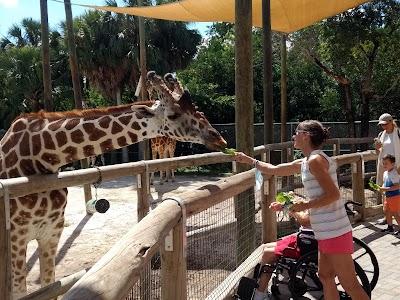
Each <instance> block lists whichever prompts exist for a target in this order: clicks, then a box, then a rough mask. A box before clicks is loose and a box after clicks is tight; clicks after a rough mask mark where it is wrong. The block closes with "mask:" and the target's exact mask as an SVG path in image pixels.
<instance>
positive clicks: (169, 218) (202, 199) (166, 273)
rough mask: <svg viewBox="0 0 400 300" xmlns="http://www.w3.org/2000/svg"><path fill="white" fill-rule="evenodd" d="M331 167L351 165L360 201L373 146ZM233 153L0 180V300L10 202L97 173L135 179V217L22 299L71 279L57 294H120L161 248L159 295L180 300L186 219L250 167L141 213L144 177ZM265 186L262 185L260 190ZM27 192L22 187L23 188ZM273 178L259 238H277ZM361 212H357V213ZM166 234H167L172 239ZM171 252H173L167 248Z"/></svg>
mask: <svg viewBox="0 0 400 300" xmlns="http://www.w3.org/2000/svg"><path fill="white" fill-rule="evenodd" d="M329 143H330V144H333V145H335V146H334V151H336V152H335V153H339V152H338V151H339V150H340V144H359V143H372V138H366V139H365V138H364V139H333V140H330V141H329ZM274 150H287V151H288V153H291V155H292V154H293V143H292V142H287V143H281V144H271V145H264V146H259V147H256V148H255V154H256V155H262V158H263V160H266V161H268V160H269V157H270V155H269V154H270V152H271V151H274ZM335 159H336V161H337V163H338V166H341V165H344V164H351V165H352V166H353V167H352V179H353V180H352V184H353V197H354V198H355V199H357V200H358V201H360V202H363V199H364V197H363V195H364V193H363V191H362V190H363V180H364V171H363V170H364V168H363V162H364V161H368V160H375V159H376V154H375V153H374V152H372V151H367V152H362V153H354V154H347V155H341V156H338V157H336V158H335ZM231 161H232V157H231V156H229V155H225V154H222V153H209V154H201V155H195V156H186V157H177V158H173V159H161V160H157V161H141V162H135V163H126V164H121V165H114V166H105V167H100V168H98V169H84V170H78V171H68V172H61V173H59V174H53V175H42V176H31V177H29V178H28V177H20V178H13V179H5V180H1V181H0V269H1V270H2V272H0V299H5V300H8V299H11V271H10V270H11V268H10V261H9V260H10V249H9V240H10V219H9V199H10V198H13V197H18V196H23V195H26V194H28V193H36V192H40V191H45V190H48V189H57V188H63V187H69V186H76V185H82V184H88V183H89V184H90V183H95V182H97V181H98V179H99V172H101V177H102V179H103V180H109V179H114V178H118V177H121V176H132V175H136V176H138V181H137V182H138V189H137V193H138V212H137V214H138V220H140V222H139V223H138V224H137V225H135V226H134V227H133V228H132V229H131V230H130V231H129V232H128V233H127V234H126V235H125V236H124V237H123V238H122V239H121V240H120V241H119V242H117V243H116V244H115V245H114V246H113V247H112V249H111V250H110V251H109V252H108V253H107V254H106V255H105V256H103V257H102V258H101V259H100V260H99V261H98V262H97V263H96V264H95V265H94V266H93V267H92V268H91V269H90V270H89V271H88V272H85V271H81V272H80V273H79V274H75V275H71V276H69V278H67V279H63V280H61V281H58V282H56V283H54V284H52V285H51V286H50V287H46V288H44V289H41V290H39V291H37V292H35V293H33V294H32V295H29V296H27V297H25V298H24V299H50V298H51V297H54V295H58V294H63V293H64V292H65V291H66V290H67V289H68V288H69V287H70V286H71V285H73V284H74V283H75V282H76V281H77V280H78V278H80V277H81V276H82V278H80V279H79V280H78V282H77V283H76V284H74V285H73V287H72V288H71V289H70V290H69V292H67V293H66V294H65V296H64V298H63V299H113V300H114V299H123V298H124V297H125V296H126V295H127V293H128V291H129V289H130V288H131V287H132V286H133V284H134V283H135V282H136V281H137V280H138V278H139V274H140V271H141V270H143V269H144V268H145V267H146V266H147V264H148V263H149V261H150V260H151V258H152V257H153V255H154V254H155V253H156V252H157V251H160V252H161V259H162V270H161V283H162V296H163V299H186V264H185V255H184V253H185V243H184V240H185V238H186V228H185V226H186V222H185V218H186V217H187V216H190V215H193V214H196V213H199V212H201V211H203V210H205V209H207V208H209V207H211V206H212V205H215V204H217V203H219V202H221V201H224V200H225V199H227V198H229V197H233V196H236V195H238V194H239V193H242V192H244V191H246V190H248V189H250V188H251V187H252V186H254V170H250V171H247V172H244V173H241V174H238V175H234V176H231V177H229V178H227V179H224V180H221V181H218V182H216V183H215V184H214V185H208V186H207V187H205V188H204V189H200V190H195V191H188V192H186V193H183V194H181V196H180V197H179V199H178V198H175V199H171V198H167V199H164V201H163V202H162V203H161V204H159V206H158V207H157V208H156V209H154V210H152V211H151V212H150V213H148V210H149V203H148V193H149V191H148V176H149V173H151V172H156V171H159V170H163V169H166V168H181V167H189V166H199V165H208V164H217V163H224V162H231ZM264 188H265V189H264ZM28 191H29V192H28ZM275 191H276V185H275V178H274V177H273V176H272V177H268V178H265V184H264V187H263V192H262V195H263V199H262V201H261V207H262V219H263V230H262V240H263V242H268V241H273V240H275V239H276V217H275V213H273V212H271V211H270V210H269V209H267V207H268V206H269V204H270V203H271V202H272V201H274V197H275V194H276V192H275ZM367 214H368V212H366V211H365V209H362V211H361V216H362V217H364V216H366V215H367ZM171 234H172V239H171ZM167 235H169V237H170V238H169V239H168V240H171V242H172V246H171V245H169V246H168V247H167V248H168V251H166V250H165V249H166V247H165V237H166V236H167ZM171 249H173V251H170V250H171ZM35 297H36V298H35Z"/></svg>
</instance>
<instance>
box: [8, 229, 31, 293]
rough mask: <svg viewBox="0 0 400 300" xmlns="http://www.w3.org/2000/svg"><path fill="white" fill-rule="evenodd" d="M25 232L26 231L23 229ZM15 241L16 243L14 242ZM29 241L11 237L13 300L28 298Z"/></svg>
mask: <svg viewBox="0 0 400 300" xmlns="http://www.w3.org/2000/svg"><path fill="white" fill-rule="evenodd" d="M21 230H24V229H21ZM13 240H14V241H13ZM27 244H28V241H27V240H25V239H24V238H22V239H21V240H20V241H18V238H17V237H15V238H14V237H13V236H12V237H11V268H12V274H13V275H12V299H19V298H22V297H23V296H26V294H27V289H26V276H27V268H26V247H27Z"/></svg>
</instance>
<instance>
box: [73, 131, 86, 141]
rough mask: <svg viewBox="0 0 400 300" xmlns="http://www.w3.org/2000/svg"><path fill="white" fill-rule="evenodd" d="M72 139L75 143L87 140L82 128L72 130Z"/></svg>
mask: <svg viewBox="0 0 400 300" xmlns="http://www.w3.org/2000/svg"><path fill="white" fill-rule="evenodd" d="M71 140H72V142H74V143H75V144H80V143H82V142H83V141H84V140H85V139H84V137H83V132H82V131H81V130H80V129H77V130H74V131H72V132H71Z"/></svg>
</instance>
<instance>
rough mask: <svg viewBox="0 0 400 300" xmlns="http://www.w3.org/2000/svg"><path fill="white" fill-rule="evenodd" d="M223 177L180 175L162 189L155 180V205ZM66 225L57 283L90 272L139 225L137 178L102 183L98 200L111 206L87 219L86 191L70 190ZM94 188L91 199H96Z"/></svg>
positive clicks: (32, 285)
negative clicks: (82, 272)
mask: <svg viewBox="0 0 400 300" xmlns="http://www.w3.org/2000/svg"><path fill="white" fill-rule="evenodd" d="M220 178H221V177H217V176H200V175H192V174H191V175H177V176H176V181H175V182H173V183H172V182H167V183H164V184H163V185H160V184H159V183H158V181H157V179H156V182H155V185H153V186H152V187H151V196H152V201H153V202H157V201H160V200H161V199H162V197H163V195H164V194H166V193H168V194H173V195H177V194H180V193H182V192H184V191H187V190H188V189H193V188H198V187H200V186H203V185H206V184H208V183H210V182H215V181H217V180H219V179H220ZM68 191H69V193H68V203H67V207H66V212H65V225H64V231H63V234H62V236H61V240H60V243H59V246H58V254H57V257H56V280H58V279H60V278H62V277H65V276H67V275H70V274H73V273H76V272H78V271H80V270H82V269H85V268H90V267H91V266H93V264H94V263H95V262H96V261H97V260H99V258H100V257H101V256H103V255H104V254H105V253H106V252H107V251H108V250H109V249H110V248H111V247H112V246H113V244H114V243H115V242H116V241H117V240H119V239H120V238H121V237H122V236H123V235H124V234H125V233H126V232H127V231H128V230H129V229H130V228H131V227H132V226H133V225H134V224H136V223H137V216H136V207H137V194H136V177H122V178H119V179H118V180H111V181H107V182H103V183H102V184H101V185H100V186H99V188H98V189H97V197H98V199H100V198H105V199H107V200H108V201H109V202H110V209H109V210H108V211H107V212H106V213H104V214H100V213H95V214H93V215H86V209H85V201H84V193H83V187H81V186H80V187H71V188H69V189H68ZM95 194H96V192H95V189H94V188H93V187H92V195H93V198H94V197H95ZM27 261H28V272H29V273H28V278H27V285H28V293H30V292H33V291H35V290H36V289H38V288H40V280H39V260H38V252H37V243H36V241H31V242H30V244H29V245H28V252H27Z"/></svg>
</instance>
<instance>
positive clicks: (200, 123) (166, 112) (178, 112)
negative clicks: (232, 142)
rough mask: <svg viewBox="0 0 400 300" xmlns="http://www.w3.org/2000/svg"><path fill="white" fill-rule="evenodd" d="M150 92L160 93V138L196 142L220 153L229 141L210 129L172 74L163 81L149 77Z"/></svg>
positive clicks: (159, 78)
mask: <svg viewBox="0 0 400 300" xmlns="http://www.w3.org/2000/svg"><path fill="white" fill-rule="evenodd" d="M147 80H148V82H149V83H150V85H151V88H152V89H153V90H154V91H156V92H157V95H158V106H157V108H156V109H158V110H159V113H160V116H161V115H162V118H163V120H162V122H163V124H162V126H161V131H160V134H161V135H164V136H167V137H170V138H174V139H176V140H178V141H182V142H194V143H199V144H203V145H205V146H206V147H207V148H209V149H210V150H221V149H224V148H225V147H226V145H227V144H226V141H225V140H224V138H223V137H222V136H221V135H220V134H219V132H218V131H217V130H216V129H215V128H214V127H212V126H211V124H210V123H209V122H208V120H207V119H206V117H205V116H204V114H203V113H202V112H199V111H197V109H196V107H195V106H194V105H193V103H192V99H191V96H190V93H189V91H187V90H183V88H182V86H181V85H180V83H179V82H178V80H176V78H174V76H173V75H172V74H171V73H167V74H166V75H165V76H164V80H163V79H162V78H161V77H160V76H158V75H157V74H156V73H155V72H154V71H150V72H148V74H147Z"/></svg>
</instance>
